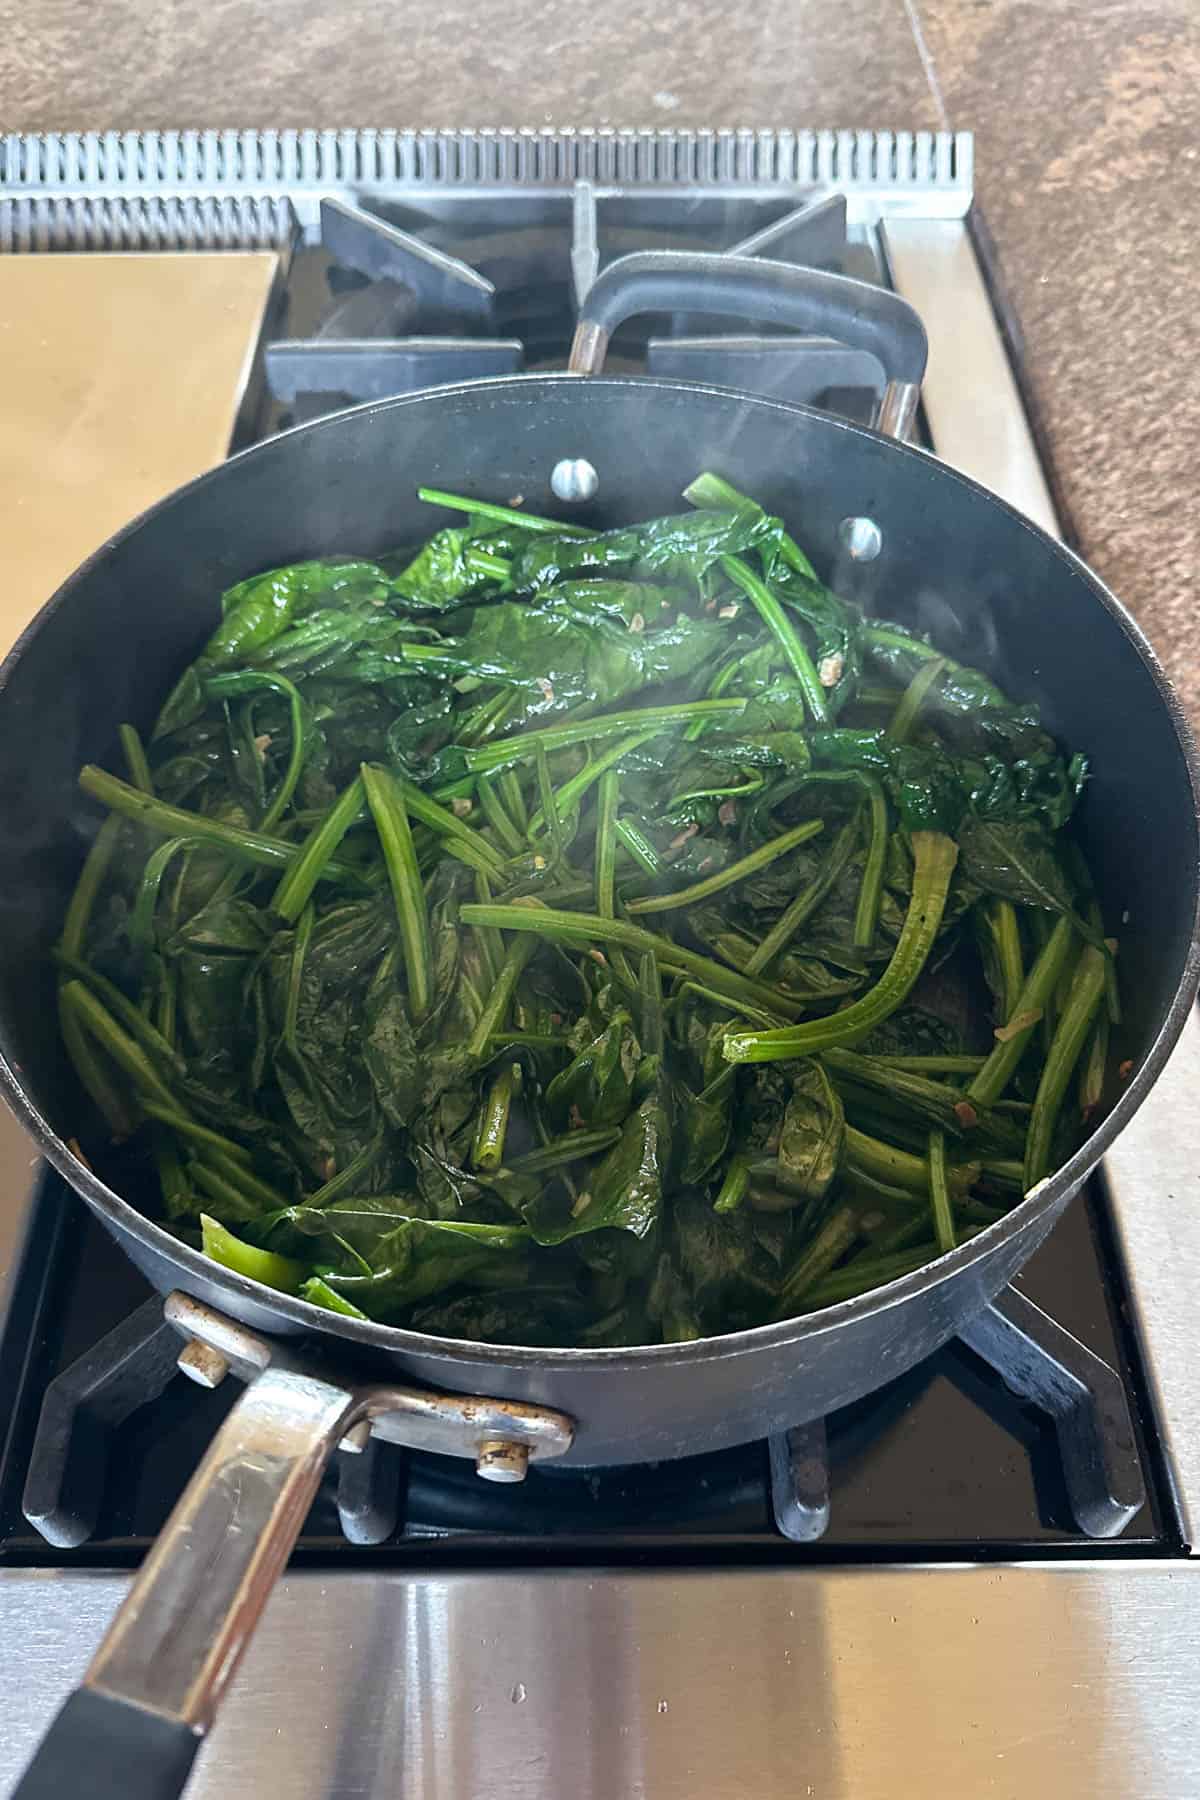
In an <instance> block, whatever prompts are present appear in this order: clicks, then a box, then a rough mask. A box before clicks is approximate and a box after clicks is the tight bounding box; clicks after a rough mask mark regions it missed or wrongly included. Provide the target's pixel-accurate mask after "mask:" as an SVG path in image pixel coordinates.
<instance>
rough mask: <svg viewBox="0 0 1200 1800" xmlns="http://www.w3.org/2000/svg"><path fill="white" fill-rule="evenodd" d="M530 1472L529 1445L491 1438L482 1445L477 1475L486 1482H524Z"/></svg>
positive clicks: (476, 1464)
mask: <svg viewBox="0 0 1200 1800" xmlns="http://www.w3.org/2000/svg"><path fill="white" fill-rule="evenodd" d="M528 1470H529V1445H528V1444H510V1443H506V1442H505V1441H504V1439H503V1438H489V1439H488V1440H487V1442H486V1443H483V1444H480V1446H479V1452H478V1455H477V1456H476V1458H475V1473H476V1474H477V1475H482V1477H483V1479H484V1480H485V1481H524V1479H525V1476H526V1474H527V1473H528Z"/></svg>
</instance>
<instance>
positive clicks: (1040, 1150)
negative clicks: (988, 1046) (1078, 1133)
mask: <svg viewBox="0 0 1200 1800" xmlns="http://www.w3.org/2000/svg"><path fill="white" fill-rule="evenodd" d="M1104 963H1105V956H1104V952H1103V951H1102V950H1097V949H1096V948H1095V946H1094V945H1093V944H1085V945H1084V947H1083V950H1082V952H1081V953H1080V957H1079V962H1078V963H1077V965H1076V968H1075V974H1074V978H1073V980H1072V982H1071V991H1070V993H1069V994H1068V996H1067V1002H1066V1005H1065V1006H1064V1007H1063V1009H1062V1011H1061V1012H1060V1014H1059V1018H1058V1024H1057V1026H1056V1027H1055V1031H1054V1039H1053V1042H1052V1043H1051V1045H1050V1051H1049V1054H1048V1055H1047V1057H1046V1062H1045V1067H1044V1068H1043V1069H1042V1077H1041V1080H1040V1081H1039V1082H1038V1090H1037V1094H1036V1096H1035V1097H1034V1102H1033V1113H1032V1115H1031V1116H1030V1120H1029V1132H1028V1135H1027V1137H1026V1139H1025V1167H1024V1181H1025V1192H1026V1193H1028V1192H1029V1191H1030V1189H1031V1188H1034V1187H1036V1186H1037V1184H1038V1182H1039V1181H1041V1180H1043V1179H1044V1178H1045V1177H1046V1176H1047V1175H1048V1174H1049V1173H1050V1157H1051V1148H1052V1145H1053V1141H1054V1128H1055V1126H1056V1125H1057V1123H1058V1115H1059V1112H1060V1110H1061V1107H1062V1102H1063V1096H1064V1094H1065V1093H1066V1091H1067V1083H1068V1082H1069V1081H1070V1079H1071V1076H1072V1074H1073V1073H1074V1070H1075V1065H1076V1063H1077V1062H1078V1061H1079V1056H1080V1052H1081V1051H1082V1049H1083V1046H1084V1043H1085V1042H1086V1039H1087V1035H1088V1032H1089V1031H1090V1030H1091V1025H1092V1019H1093V1017H1094V1016H1095V1013H1096V1009H1097V1007H1098V1006H1099V1004H1100V1000H1101V997H1102V995H1103V993H1104Z"/></svg>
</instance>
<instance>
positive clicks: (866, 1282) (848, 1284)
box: [805, 1243, 935, 1312]
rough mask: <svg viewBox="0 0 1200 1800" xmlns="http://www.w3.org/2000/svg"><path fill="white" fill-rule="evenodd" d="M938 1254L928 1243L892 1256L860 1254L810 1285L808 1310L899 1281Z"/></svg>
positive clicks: (836, 1303) (897, 1252)
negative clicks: (842, 1266)
mask: <svg viewBox="0 0 1200 1800" xmlns="http://www.w3.org/2000/svg"><path fill="white" fill-rule="evenodd" d="M934 1255H935V1251H934V1247H933V1245H932V1244H929V1243H925V1244H919V1245H916V1246H915V1247H914V1248H913V1249H911V1250H897V1251H894V1252H892V1253H891V1254H890V1255H888V1256H856V1257H855V1259H854V1261H853V1262H849V1263H847V1264H846V1266H845V1268H844V1269H835V1270H834V1271H833V1272H832V1273H831V1274H829V1275H826V1277H825V1279H824V1280H823V1281H818V1282H816V1283H815V1284H814V1286H812V1287H810V1288H809V1290H808V1293H807V1295H806V1296H805V1298H806V1300H807V1302H808V1304H807V1307H806V1311H808V1312H817V1311H818V1310H819V1309H820V1308H821V1307H823V1306H837V1305H838V1304H839V1302H841V1301H843V1300H854V1299H857V1297H858V1295H859V1294H866V1293H869V1292H870V1291H871V1290H872V1289H873V1288H880V1287H885V1286H886V1285H887V1283H888V1282H889V1281H899V1279H900V1277H901V1276H902V1275H911V1274H912V1273H913V1271H914V1270H916V1269H919V1268H921V1267H922V1265H923V1264H925V1263H927V1262H932V1260H933V1257H934Z"/></svg>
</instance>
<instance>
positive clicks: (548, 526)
mask: <svg viewBox="0 0 1200 1800" xmlns="http://www.w3.org/2000/svg"><path fill="white" fill-rule="evenodd" d="M417 499H418V500H424V501H426V502H427V504H428V505H430V506H445V507H448V508H449V509H450V510H451V511H452V512H465V513H470V514H471V515H472V517H474V518H476V519H492V520H493V521H494V522H495V523H496V524H497V525H518V526H520V528H521V530H522V531H539V532H554V533H557V534H559V535H561V536H562V537H595V536H596V535H597V533H596V532H595V531H593V530H592V528H591V526H590V525H574V524H572V523H571V521H570V520H569V519H545V518H539V517H538V515H537V513H527V512H522V511H520V509H519V508H518V507H515V506H497V505H496V504H495V503H494V502H493V501H491V500H473V499H472V498H471V497H470V495H468V494H447V493H445V492H444V491H443V490H442V489H441V488H431V487H419V488H418V489H417Z"/></svg>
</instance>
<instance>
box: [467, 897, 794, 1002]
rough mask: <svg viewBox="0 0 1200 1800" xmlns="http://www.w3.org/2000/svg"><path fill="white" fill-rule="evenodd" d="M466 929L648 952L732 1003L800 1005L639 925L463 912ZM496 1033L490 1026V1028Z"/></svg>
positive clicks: (516, 911)
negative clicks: (494, 929) (481, 928)
mask: <svg viewBox="0 0 1200 1800" xmlns="http://www.w3.org/2000/svg"><path fill="white" fill-rule="evenodd" d="M459 916H460V918H461V919H462V922H463V924H464V925H498V926H499V927H500V928H501V930H503V931H527V932H536V933H538V934H539V935H540V936H542V937H549V938H565V939H566V940H567V941H568V942H570V943H584V944H597V943H598V944H619V945H620V947H621V949H622V950H633V951H636V953H637V954H638V955H639V956H641V955H644V954H645V952H646V951H647V950H650V951H652V952H653V953H654V955H655V956H657V958H658V962H659V967H660V968H661V969H663V970H667V969H682V970H683V971H684V972H685V973H686V974H688V975H692V976H694V977H695V978H696V979H697V980H698V981H702V982H703V983H704V984H705V986H707V987H711V988H716V990H717V992H718V993H723V994H729V995H730V996H732V998H734V999H745V1000H747V1001H749V1002H750V1004H751V1005H752V1006H763V1007H766V1009H767V1010H768V1011H769V1012H773V1013H783V1014H785V1015H791V1016H792V1017H793V1018H794V1017H796V1015H797V1014H798V1013H799V1012H800V1010H801V1007H800V1004H799V1002H797V1001H795V1000H792V999H790V998H789V997H788V996H787V995H785V994H781V993H780V992H779V991H778V989H776V988H772V987H767V986H766V985H765V984H764V983H762V982H758V981H748V980H746V978H745V977H744V976H742V975H738V974H737V973H736V972H735V971H734V970H732V969H727V968H725V967H724V966H723V965H722V964H720V963H717V962H713V961H712V960H711V959H710V958H709V957H707V956H697V955H696V954H695V952H694V951H691V950H684V949H683V948H681V946H680V945H678V944H674V943H672V942H671V940H670V939H669V938H661V937H658V936H656V935H655V933H654V932H652V931H644V930H643V929H642V928H641V926H640V925H629V924H626V922H625V921H624V920H623V919H602V918H600V917H599V916H598V915H597V914H596V913H572V912H558V911H555V910H554V909H553V908H551V907H548V906H517V905H513V906H464V907H463V908H462V910H461V913H460V915H459ZM488 1029H489V1030H494V1029H495V1027H494V1026H489V1028H488Z"/></svg>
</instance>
